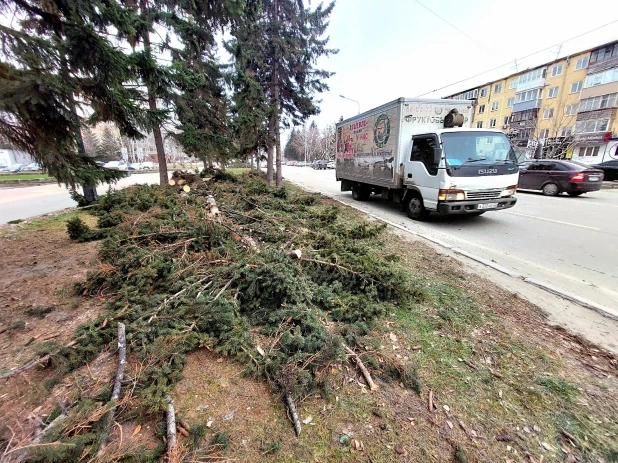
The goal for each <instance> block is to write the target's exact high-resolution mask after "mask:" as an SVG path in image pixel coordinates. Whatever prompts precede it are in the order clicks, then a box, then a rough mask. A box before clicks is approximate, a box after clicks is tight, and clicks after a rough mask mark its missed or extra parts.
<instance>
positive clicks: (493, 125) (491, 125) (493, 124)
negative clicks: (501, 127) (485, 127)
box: [489, 119, 496, 129]
mask: <svg viewBox="0 0 618 463" xmlns="http://www.w3.org/2000/svg"><path fill="white" fill-rule="evenodd" d="M495 127H496V120H495V119H489V128H491V129H493V128H495Z"/></svg>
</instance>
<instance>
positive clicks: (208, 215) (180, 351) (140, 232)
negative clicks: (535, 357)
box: [50, 173, 423, 458]
mask: <svg viewBox="0 0 618 463" xmlns="http://www.w3.org/2000/svg"><path fill="white" fill-rule="evenodd" d="M177 177H179V178H180V176H177ZM325 203H326V201H324V200H323V199H321V196H320V195H314V194H305V193H302V192H299V191H297V190H292V189H290V188H286V187H283V188H279V189H273V188H271V187H269V186H268V185H267V183H266V182H265V181H264V179H263V178H262V176H261V175H259V174H245V175H243V176H239V177H237V178H236V177H230V176H228V175H225V174H218V173H215V174H214V175H213V176H212V177H211V179H210V180H208V181H205V182H202V181H195V182H192V186H191V189H190V191H189V192H183V193H182V194H179V193H178V191H177V190H176V189H175V188H164V189H161V188H158V187H154V186H144V185H139V186H134V187H130V188H127V189H124V190H121V191H114V192H110V193H109V194H108V195H106V196H104V197H102V198H101V200H100V201H99V203H98V204H97V205H96V206H95V207H93V208H92V209H90V211H89V212H90V213H92V214H94V215H95V216H96V217H97V219H98V229H97V230H91V229H90V228H89V227H87V226H86V225H85V224H84V223H83V222H81V221H80V220H79V219H76V220H74V221H73V222H72V223H71V224H69V231H70V233H71V238H73V239H76V240H81V241H84V240H88V239H101V238H102V239H103V243H102V246H101V249H100V253H99V261H100V265H99V267H98V269H97V270H96V271H93V272H92V273H91V274H89V276H88V278H87V280H86V281H84V282H82V283H80V284H79V285H78V287H77V291H78V292H79V294H81V295H82V296H84V297H105V298H106V299H107V301H108V302H107V304H108V305H107V309H108V311H107V313H105V314H104V315H102V316H100V317H99V318H98V319H96V320H92V321H90V322H88V323H86V324H85V325H83V326H81V327H80V328H79V329H78V330H77V332H76V333H75V337H74V341H73V342H72V345H71V347H69V348H65V349H62V350H61V351H60V352H59V353H58V355H56V356H55V357H54V358H55V360H56V362H55V363H56V365H57V367H58V368H64V369H65V371H71V370H73V369H75V368H78V367H80V366H82V365H85V364H86V362H90V361H91V360H93V359H94V357H96V356H97V355H99V354H100V352H102V351H103V350H104V349H105V347H106V346H107V345H108V344H110V343H115V342H116V332H117V327H118V324H120V323H122V324H124V326H126V343H127V350H128V351H129V352H130V353H131V354H132V355H133V356H137V357H138V358H139V361H140V363H141V364H143V365H144V366H145V367H144V368H143V369H142V371H141V374H140V376H139V378H138V380H137V383H136V387H135V389H134V391H133V394H134V396H135V399H136V400H135V402H136V403H137V404H138V406H137V407H133V409H132V410H131V411H128V410H126V409H125V410H123V411H122V412H118V413H119V414H123V413H124V414H125V415H126V416H125V418H129V417H130V416H131V415H132V416H135V414H136V413H138V414H147V415H153V414H157V416H161V417H162V416H163V414H162V412H163V411H165V410H167V409H168V406H167V404H168V400H167V396H168V394H170V393H171V392H172V389H173V386H174V384H175V383H176V382H178V380H179V379H180V378H181V376H182V370H183V366H184V364H185V361H186V358H187V357H186V355H187V353H189V352H191V351H192V350H194V349H197V348H201V347H206V348H208V349H211V350H213V351H216V352H220V353H222V354H224V355H228V356H230V357H233V358H234V359H235V360H237V361H238V362H241V363H243V364H244V365H246V371H247V372H248V373H250V374H253V375H255V376H257V377H262V378H264V379H265V380H266V381H267V382H268V383H269V384H270V385H271V387H272V388H273V389H274V390H276V391H278V392H280V393H281V396H282V398H283V399H284V400H285V401H286V404H287V405H288V406H289V407H290V411H291V415H292V416H294V410H293V409H294V401H295V400H298V399H299V398H301V397H303V396H305V395H307V394H312V393H315V392H318V391H319V392H321V393H322V396H323V397H328V396H329V392H330V391H332V390H333V387H334V385H332V384H329V379H328V378H329V375H325V374H320V373H321V372H322V371H324V370H325V369H327V368H329V365H331V364H332V363H335V362H342V361H345V360H346V358H347V357H346V356H347V355H351V358H353V359H354V360H355V363H357V364H358V366H359V368H360V369H361V370H364V371H363V374H365V377H366V381H367V383H368V386H370V387H375V385H374V384H373V383H372V381H371V377H370V376H371V374H372V373H375V374H378V375H380V376H381V377H384V373H385V372H387V373H389V374H390V376H391V377H393V379H396V380H397V381H398V382H403V383H404V384H406V385H408V386H409V387H411V388H413V389H416V390H417V391H418V392H420V383H419V381H418V379H417V378H416V375H415V372H413V371H406V370H405V369H403V368H400V367H399V366H398V365H393V364H392V361H390V363H389V360H388V359H386V360H385V359H381V358H378V357H377V356H378V355H379V354H373V357H370V356H369V355H365V356H362V359H363V360H364V361H365V362H366V363H367V365H368V367H369V368H367V367H366V366H365V365H364V364H363V360H361V356H359V355H357V354H356V353H355V349H356V351H358V350H359V347H364V342H363V339H364V336H366V335H367V334H368V333H369V331H370V330H371V328H372V325H374V324H375V322H376V321H377V320H378V319H379V318H380V317H382V316H383V315H385V314H386V313H387V312H388V310H389V307H393V305H396V304H401V303H404V302H409V301H410V300H416V301H418V300H420V299H422V298H423V292H422V289H419V288H417V287H416V286H415V285H414V283H413V282H412V276H411V275H409V273H408V272H406V271H404V269H402V268H401V267H400V266H399V264H398V263H397V259H396V258H395V257H394V256H389V255H384V254H383V253H381V252H380V240H379V236H380V234H381V233H382V231H383V229H384V226H383V225H374V224H369V223H366V222H351V221H349V220H341V219H339V218H338V216H339V214H340V210H339V209H338V208H337V207H336V206H333V205H328V204H325ZM213 208H216V212H217V213H213ZM371 370H373V372H372V371H371ZM393 372H394V373H393ZM386 376H388V375H386ZM110 394H111V385H110V392H109V393H108V395H107V397H106V398H103V400H104V401H105V400H109V395H110ZM120 397H122V394H121V396H120ZM83 406H84V407H91V406H92V403H91V402H88V403H86V402H84V404H83ZM108 408H109V406H108ZM79 409H80V404H78V405H77V406H75V407H74V411H72V412H71V413H73V414H74V415H75V416H82V415H83V412H80V411H79ZM100 415H101V416H103V415H104V414H103V413H101V414H100ZM122 419H123V417H122V416H117V417H116V420H122ZM62 426H63V428H65V429H66V428H67V427H70V426H71V420H69V419H67V420H64V421H63V425H62ZM92 429H93V434H92V435H91V436H90V441H88V439H85V437H84V434H78V435H75V436H70V435H68V434H67V433H66V432H65V433H64V434H63V431H62V430H57V431H56V432H54V433H51V434H50V435H51V436H53V438H58V437H59V436H64V441H67V440H70V439H77V440H78V441H79V443H80V445H77V446H75V452H84V451H85V452H86V453H88V452H90V454H91V455H94V454H96V452H97V450H98V447H100V446H101V442H100V440H101V439H100V437H97V436H98V434H97V432H99V433H103V434H104V433H105V431H104V430H101V431H97V429H96V426H95V427H93V428H92ZM296 431H297V433H298V432H300V427H298V429H296ZM81 444H84V445H90V446H91V450H90V451H88V450H87V446H86V447H84V445H81ZM84 448H86V450H84ZM68 451H69V450H66V448H65V449H64V450H63V452H64V453H63V458H67V456H66V452H68ZM78 458H79V456H78Z"/></svg>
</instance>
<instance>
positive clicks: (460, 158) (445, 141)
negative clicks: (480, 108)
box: [442, 132, 517, 167]
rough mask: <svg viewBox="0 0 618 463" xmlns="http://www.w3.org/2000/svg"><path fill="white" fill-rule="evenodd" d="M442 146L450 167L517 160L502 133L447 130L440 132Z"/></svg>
mask: <svg viewBox="0 0 618 463" xmlns="http://www.w3.org/2000/svg"><path fill="white" fill-rule="evenodd" d="M442 147H443V150H444V156H445V158H446V162H447V165H449V166H451V167H457V166H461V165H463V164H466V163H472V162H474V163H476V164H495V163H496V162H500V161H502V162H504V161H507V162H513V163H515V162H517V157H516V156H515V152H514V151H513V148H512V147H511V144H510V143H509V140H508V139H507V138H506V136H505V135H504V134H503V133H498V132H447V133H443V134H442Z"/></svg>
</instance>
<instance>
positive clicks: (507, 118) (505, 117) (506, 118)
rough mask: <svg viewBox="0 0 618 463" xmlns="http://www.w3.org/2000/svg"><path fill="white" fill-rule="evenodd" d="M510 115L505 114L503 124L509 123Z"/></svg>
mask: <svg viewBox="0 0 618 463" xmlns="http://www.w3.org/2000/svg"><path fill="white" fill-rule="evenodd" d="M509 119H510V118H509V116H504V124H503V125H509Z"/></svg>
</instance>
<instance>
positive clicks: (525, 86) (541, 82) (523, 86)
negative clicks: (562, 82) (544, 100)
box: [517, 77, 545, 93]
mask: <svg viewBox="0 0 618 463" xmlns="http://www.w3.org/2000/svg"><path fill="white" fill-rule="evenodd" d="M543 86H545V77H540V78H538V79H534V80H529V81H528V82H524V83H519V82H518V83H517V93H519V92H523V91H526V90H530V89H533V88H541V87H543Z"/></svg>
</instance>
